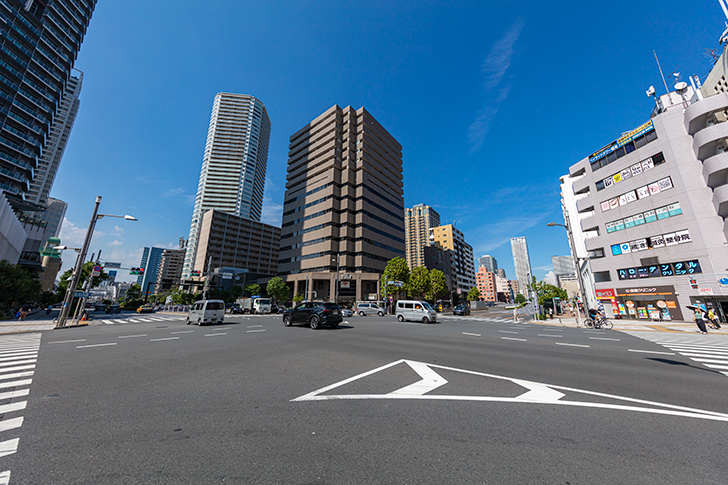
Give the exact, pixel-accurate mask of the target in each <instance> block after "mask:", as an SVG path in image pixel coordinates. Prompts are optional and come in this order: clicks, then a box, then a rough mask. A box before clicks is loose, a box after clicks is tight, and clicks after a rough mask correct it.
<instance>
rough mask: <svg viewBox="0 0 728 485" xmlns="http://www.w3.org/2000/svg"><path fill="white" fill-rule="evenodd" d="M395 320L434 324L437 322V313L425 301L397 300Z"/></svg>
mask: <svg viewBox="0 0 728 485" xmlns="http://www.w3.org/2000/svg"><path fill="white" fill-rule="evenodd" d="M394 313H395V315H397V320H399V321H400V322H404V321H405V320H413V321H415V322H422V323H434V322H436V321H437V312H436V311H435V310H434V309H433V308H432V307H431V306H430V304H429V303H427V302H426V301H419V300H399V301H398V302H397V307H396V308H395V311H394Z"/></svg>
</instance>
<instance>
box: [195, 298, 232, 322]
mask: <svg viewBox="0 0 728 485" xmlns="http://www.w3.org/2000/svg"><path fill="white" fill-rule="evenodd" d="M224 318H225V302H224V301H222V300H200V301H196V302H195V304H194V305H192V308H190V312H189V313H188V314H187V325H189V324H191V323H196V324H197V325H200V326H202V325H210V324H212V323H222V321H223V319H224Z"/></svg>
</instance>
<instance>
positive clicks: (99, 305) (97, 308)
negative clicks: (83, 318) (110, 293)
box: [94, 303, 106, 312]
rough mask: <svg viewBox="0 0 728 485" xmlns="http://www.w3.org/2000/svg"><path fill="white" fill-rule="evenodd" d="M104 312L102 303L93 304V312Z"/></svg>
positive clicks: (104, 306) (104, 308) (104, 307)
mask: <svg viewBox="0 0 728 485" xmlns="http://www.w3.org/2000/svg"><path fill="white" fill-rule="evenodd" d="M105 310H106V305H104V304H103V303H94V311H96V312H103V311H105Z"/></svg>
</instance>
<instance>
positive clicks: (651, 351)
mask: <svg viewBox="0 0 728 485" xmlns="http://www.w3.org/2000/svg"><path fill="white" fill-rule="evenodd" d="M627 351H628V352H640V353H643V354H660V355H675V353H674V352H657V351H655V350H636V349H627Z"/></svg>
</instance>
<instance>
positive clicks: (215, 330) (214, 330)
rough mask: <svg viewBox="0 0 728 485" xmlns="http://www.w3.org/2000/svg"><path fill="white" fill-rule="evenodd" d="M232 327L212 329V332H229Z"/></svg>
mask: <svg viewBox="0 0 728 485" xmlns="http://www.w3.org/2000/svg"><path fill="white" fill-rule="evenodd" d="M231 328H232V327H220V328H213V329H212V331H213V332H217V331H218V330H230V329H231Z"/></svg>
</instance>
